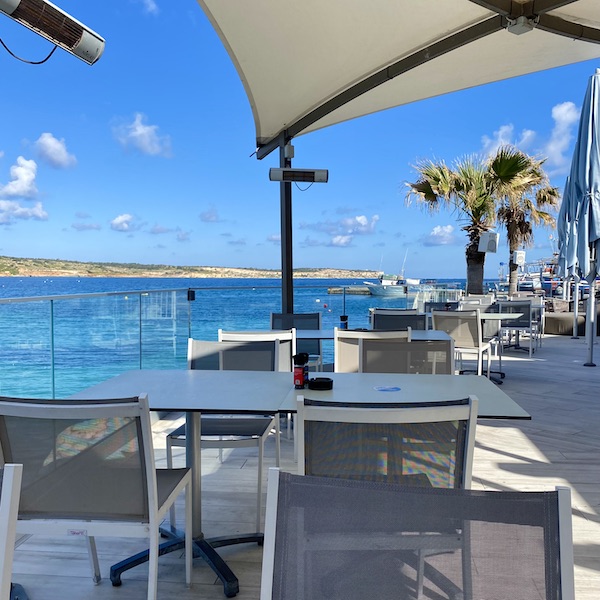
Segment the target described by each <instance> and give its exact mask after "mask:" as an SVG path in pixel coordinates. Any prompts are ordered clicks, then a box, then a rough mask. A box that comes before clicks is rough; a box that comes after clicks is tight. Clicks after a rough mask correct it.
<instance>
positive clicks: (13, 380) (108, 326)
mask: <svg viewBox="0 0 600 600" xmlns="http://www.w3.org/2000/svg"><path fill="white" fill-rule="evenodd" d="M238 281H239V280H238ZM277 283H279V282H277ZM359 283H360V282H359ZM331 285H332V283H331V280H329V283H323V284H321V285H315V284H314V283H312V284H311V283H309V282H308V281H300V282H298V283H297V285H296V286H295V289H294V310H295V312H315V311H320V312H321V315H322V327H323V328H324V329H333V327H336V326H338V325H339V323H340V315H343V314H345V315H348V323H349V326H350V327H351V328H357V327H358V328H368V327H369V309H370V308H372V307H374V306H382V305H383V306H386V305H389V306H397V305H398V301H397V300H393V299H392V300H390V302H391V304H390V302H388V303H386V302H385V301H384V300H382V299H380V298H374V297H373V296H369V295H368V294H367V292H366V288H365V292H364V293H358V294H350V293H349V294H345V293H341V292H343V291H344V290H345V289H348V291H350V288H346V287H344V286H343V285H342V286H340V284H339V283H337V284H333V286H334V288H329V287H328V286H331ZM350 287H355V288H356V287H357V286H350ZM334 289H335V292H334ZM329 291H332V293H331V294H330V293H329ZM382 303H383V304H382ZM280 311H281V287H280V286H279V285H275V284H274V282H273V281H269V280H262V281H259V280H252V281H248V282H247V283H245V284H244V285H239V284H238V285H235V284H233V283H231V282H224V284H223V286H222V287H221V286H219V287H216V286H211V287H197V288H184V289H164V290H163V289H159V290H148V291H133V292H107V293H89V294H73V295H68V294H67V295H61V296H40V297H30V298H0V349H1V355H0V395H4V396H10V395H14V396H19V397H27V396H29V397H38V398H61V397H67V396H69V395H71V394H74V393H76V392H78V391H80V390H82V389H85V388H86V387H89V386H91V385H94V384H96V383H99V382H101V381H104V380H106V379H109V378H110V377H113V376H115V375H118V374H119V373H122V372H124V371H128V370H132V369H184V368H186V364H187V357H186V354H187V340H188V338H189V337H194V338H197V339H206V340H216V339H217V336H218V329H219V328H222V329H224V330H234V331H235V330H252V329H256V330H260V329H269V328H270V315H271V313H272V312H280ZM323 359H324V362H326V363H332V362H333V342H332V341H331V340H326V341H324V342H323Z"/></svg>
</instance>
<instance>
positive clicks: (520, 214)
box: [488, 146, 560, 295]
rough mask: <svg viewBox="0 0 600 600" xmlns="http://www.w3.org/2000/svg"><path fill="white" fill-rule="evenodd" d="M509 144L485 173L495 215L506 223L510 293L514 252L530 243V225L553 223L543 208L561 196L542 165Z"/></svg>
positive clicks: (511, 290)
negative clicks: (495, 204)
mask: <svg viewBox="0 0 600 600" xmlns="http://www.w3.org/2000/svg"><path fill="white" fill-rule="evenodd" d="M544 162H545V159H541V160H540V159H536V158H533V157H531V156H528V155H527V154H525V153H524V152H521V151H520V150H518V149H517V148H514V147H512V146H503V147H501V148H500V149H499V150H498V152H497V153H496V155H495V156H493V157H491V158H490V159H489V162H488V171H489V172H488V176H489V179H490V182H491V185H492V186H493V189H494V197H495V198H496V202H497V204H498V209H497V218H498V221H499V222H500V223H502V224H503V225H504V226H505V227H506V239H507V241H508V247H509V252H510V259H509V292H508V293H509V295H513V294H515V293H516V291H517V274H518V265H517V264H516V263H515V262H514V260H513V258H514V252H515V251H516V250H518V249H519V248H520V247H525V246H531V244H532V243H533V225H546V226H554V225H555V224H556V220H555V218H554V217H553V216H552V215H551V214H550V213H548V212H546V210H545V209H546V208H555V207H556V206H557V205H558V203H559V200H560V194H559V191H558V189H557V188H555V187H552V186H550V185H549V180H548V176H547V175H546V173H545V172H544V170H543V168H542V165H543V164H544Z"/></svg>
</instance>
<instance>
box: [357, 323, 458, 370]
mask: <svg viewBox="0 0 600 600" xmlns="http://www.w3.org/2000/svg"><path fill="white" fill-rule="evenodd" d="M423 316H424V315H423ZM411 331H412V330H411ZM358 352H359V356H358V372H359V373H412V374H414V375H419V374H421V375H423V374H427V375H453V374H454V344H453V342H452V340H414V339H410V340H408V339H368V338H363V339H361V340H360V341H359V350H358Z"/></svg>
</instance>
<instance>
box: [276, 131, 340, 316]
mask: <svg viewBox="0 0 600 600" xmlns="http://www.w3.org/2000/svg"><path fill="white" fill-rule="evenodd" d="M292 158H294V146H292V145H291V144H290V143H289V142H286V141H282V142H281V144H280V145H279V164H280V168H278V169H270V170H269V179H270V180H271V181H279V182H280V186H279V190H280V191H279V199H280V205H281V208H280V215H281V312H282V313H286V314H291V313H293V312H294V281H293V279H294V270H293V265H292V252H293V248H292V183H293V182H302V183H327V181H328V179H329V171H328V170H327V169H292Z"/></svg>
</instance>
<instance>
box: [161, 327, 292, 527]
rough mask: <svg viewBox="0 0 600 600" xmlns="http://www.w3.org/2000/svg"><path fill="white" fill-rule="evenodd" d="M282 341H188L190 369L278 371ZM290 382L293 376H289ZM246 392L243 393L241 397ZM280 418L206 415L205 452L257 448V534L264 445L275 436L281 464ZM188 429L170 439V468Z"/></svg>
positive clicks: (180, 428) (172, 518)
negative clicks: (272, 435) (209, 450)
mask: <svg viewBox="0 0 600 600" xmlns="http://www.w3.org/2000/svg"><path fill="white" fill-rule="evenodd" d="M279 355H280V350H279V341H278V340H272V341H267V340H264V341H257V342H254V341H253V342H207V341H204V340H194V339H192V338H190V339H189V340H188V368H189V369H199V370H218V369H220V370H224V371H227V370H247V371H277V370H278V368H279ZM290 382H291V376H290ZM243 393H244V391H243V390H240V394H243ZM277 420H278V416H277V415H252V414H249V415H238V416H233V415H229V414H224V415H219V414H216V415H203V416H202V424H201V431H202V440H201V445H202V448H218V449H219V451H220V452H221V450H222V449H223V448H248V447H252V448H257V449H258V473H257V493H256V517H255V519H256V532H257V533H258V532H260V530H261V527H260V525H261V506H262V481H263V479H262V477H263V459H264V449H265V442H266V441H267V438H268V437H269V435H270V434H271V433H272V432H275V464H276V465H277V466H279V461H280V455H281V451H280V439H279V437H280V436H279V424H278V422H277ZM185 445H186V426H185V424H183V425H181V426H180V427H178V428H177V429H175V430H174V431H172V432H171V433H170V434H168V435H167V466H168V467H171V466H172V465H173V447H175V446H179V447H182V446H183V447H185ZM175 517H176V515H175V507H172V508H171V512H170V520H171V526H173V524H174V523H175Z"/></svg>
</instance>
